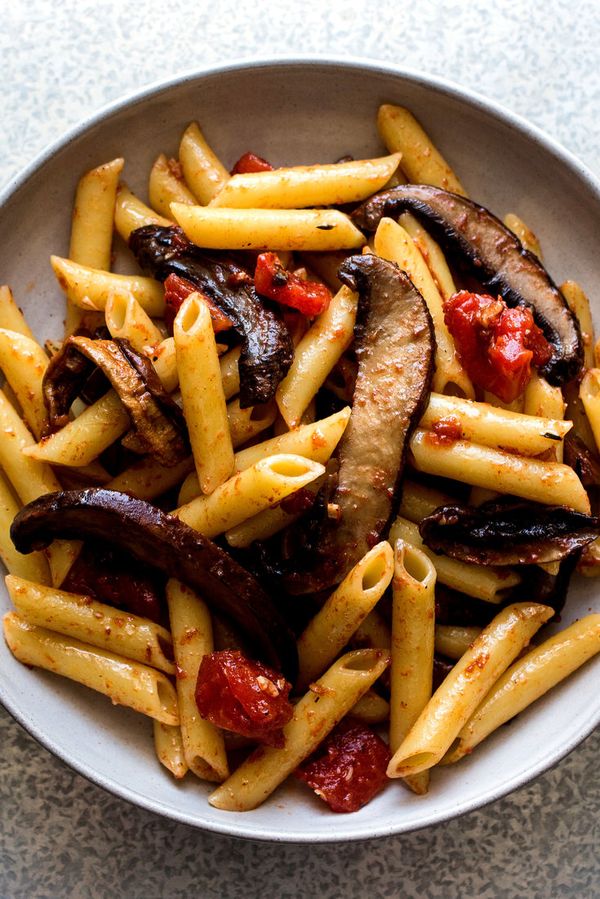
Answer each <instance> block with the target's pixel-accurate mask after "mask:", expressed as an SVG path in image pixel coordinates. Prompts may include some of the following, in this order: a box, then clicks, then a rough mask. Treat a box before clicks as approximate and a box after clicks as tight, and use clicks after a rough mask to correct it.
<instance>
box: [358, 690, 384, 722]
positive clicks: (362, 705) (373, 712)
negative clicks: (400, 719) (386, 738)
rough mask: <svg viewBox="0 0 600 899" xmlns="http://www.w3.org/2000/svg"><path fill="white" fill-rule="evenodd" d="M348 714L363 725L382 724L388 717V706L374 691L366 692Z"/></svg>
mask: <svg viewBox="0 0 600 899" xmlns="http://www.w3.org/2000/svg"><path fill="white" fill-rule="evenodd" d="M348 714H349V715H350V716H351V717H352V718H356V719H357V720H358V721H362V722H363V724H370V725H374V724H384V723H385V722H386V721H387V720H388V719H389V717H390V704H389V702H388V701H387V699H384V698H383V696H380V695H379V693H376V692H375V690H367V692H366V693H365V694H364V696H361V698H360V699H359V700H358V702H357V703H355V705H353V706H352V708H351V709H350V711H349V712H348Z"/></svg>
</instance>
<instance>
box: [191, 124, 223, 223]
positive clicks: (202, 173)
mask: <svg viewBox="0 0 600 899" xmlns="http://www.w3.org/2000/svg"><path fill="white" fill-rule="evenodd" d="M179 162H180V164H181V168H182V170H183V176H184V178H185V181H186V183H187V186H188V187H189V189H190V191H191V192H192V194H193V195H194V197H195V198H196V201H197V202H198V203H200V204H201V205H202V206H205V205H206V204H207V203H210V201H211V200H212V199H213V198H214V197H215V196H216V195H217V194H218V193H219V191H220V190H221V188H222V187H223V186H224V185H225V184H227V182H228V181H229V172H228V171H227V169H226V168H225V166H224V165H223V164H222V162H221V161H220V160H219V159H218V158H217V156H216V155H215V154H214V153H213V151H212V150H211V148H210V147H209V145H208V144H207V143H206V139H205V137H204V135H203V134H202V132H201V130H200V128H199V127H198V123H197V122H192V123H191V124H190V125H188V127H187V128H186V129H185V131H184V132H183V136H182V138H181V143H180V144H179Z"/></svg>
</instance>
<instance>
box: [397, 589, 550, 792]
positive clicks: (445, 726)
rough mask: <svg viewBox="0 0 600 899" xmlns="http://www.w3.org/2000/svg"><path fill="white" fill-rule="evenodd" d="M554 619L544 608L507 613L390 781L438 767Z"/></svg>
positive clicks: (421, 727)
mask: <svg viewBox="0 0 600 899" xmlns="http://www.w3.org/2000/svg"><path fill="white" fill-rule="evenodd" d="M553 615H554V609H551V608H550V607H549V606H543V605H540V604H539V603H515V604H514V605H511V606H507V607H506V608H505V609H502V611H501V612H499V614H498V615H496V617H495V618H494V620H493V621H492V622H491V623H490V624H488V626H487V627H486V628H485V629H484V630H483V631H482V632H481V633H480V634H479V636H478V637H477V639H476V640H475V642H474V643H473V645H472V646H471V647H470V649H468V650H467V652H465V654H464V655H463V656H462V658H461V659H459V661H458V662H457V663H456V665H455V666H454V668H453V669H452V670H451V671H450V673H449V674H448V676H447V677H446V679H445V680H444V681H443V682H442V684H441V685H440V686H439V687H438V689H437V690H436V692H435V693H434V694H433V696H432V697H431V699H430V700H429V702H428V703H427V705H426V706H425V708H424V709H423V711H422V712H421V714H420V715H419V717H418V719H417V721H416V722H415V723H414V725H413V726H412V728H411V730H410V731H409V733H408V734H407V736H406V737H405V739H404V740H403V742H402V744H401V745H400V747H399V748H398V749H397V750H396V752H395V753H394V756H393V757H392V760H391V762H390V763H389V765H388V777H406V776H407V775H414V774H418V773H419V772H420V771H427V770H428V769H429V768H432V767H433V766H434V765H436V764H437V763H438V762H439V761H440V760H441V759H442V757H443V756H444V754H445V753H446V752H447V750H448V748H449V747H450V746H451V745H452V743H453V742H454V740H455V739H456V737H457V735H458V734H459V733H460V731H461V730H462V728H463V727H464V725H465V723H466V722H467V721H468V720H469V718H470V717H471V715H472V713H473V712H474V711H475V709H476V708H477V706H478V705H479V703H480V702H481V700H482V699H483V697H484V696H485V695H486V693H487V692H488V691H489V690H490V688H492V687H493V685H494V684H495V683H496V681H497V680H498V678H499V677H500V676H501V675H502V674H503V673H504V672H505V671H506V669H507V668H508V666H509V665H510V664H511V662H512V661H513V660H514V659H515V658H516V657H517V656H518V655H519V653H520V652H521V650H522V649H523V648H524V647H525V646H527V645H528V643H529V641H530V640H531V638H532V637H533V635H534V634H535V633H536V631H537V630H539V628H540V627H541V626H542V624H544V622H545V621H548V619H549V618H551V617H552V616H553Z"/></svg>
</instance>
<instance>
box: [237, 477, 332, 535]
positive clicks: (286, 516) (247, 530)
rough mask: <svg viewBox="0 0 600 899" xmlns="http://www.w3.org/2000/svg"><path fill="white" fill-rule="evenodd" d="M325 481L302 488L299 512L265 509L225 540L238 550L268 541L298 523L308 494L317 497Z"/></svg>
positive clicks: (304, 508) (316, 481) (239, 526)
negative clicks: (261, 541)
mask: <svg viewBox="0 0 600 899" xmlns="http://www.w3.org/2000/svg"><path fill="white" fill-rule="evenodd" d="M323 481H324V477H320V478H317V479H316V480H314V481H312V483H310V484H307V485H306V487H303V488H302V489H303V494H304V496H303V499H302V502H301V503H300V504H299V510H298V511H297V512H287V511H285V509H284V508H283V507H282V506H275V507H274V508H273V509H265V510H264V512H259V513H258V515H253V517H252V518H248V519H246V521H242V523H241V524H238V525H236V527H234V528H230V530H228V531H226V533H225V539H226V540H227V543H228V544H229V545H230V546H233V547H235V548H236V549H244V548H245V547H247V546H251V545H252V543H255V542H256V541H257V540H266V539H267V538H268V537H272V536H273V534H277V533H278V532H279V531H282V530H283V528H286V527H287V526H288V525H290V524H292V523H293V522H294V521H297V520H298V519H299V518H300V516H301V515H303V514H304V512H306V507H305V504H304V500H305V499H306V498H307V497H306V494H310V495H311V496H316V494H317V493H318V492H319V490H320V489H321V487H322V486H323Z"/></svg>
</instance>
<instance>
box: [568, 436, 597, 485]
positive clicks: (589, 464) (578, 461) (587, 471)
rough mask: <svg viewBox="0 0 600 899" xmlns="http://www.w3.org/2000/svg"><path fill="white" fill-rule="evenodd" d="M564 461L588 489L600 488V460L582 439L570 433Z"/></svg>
mask: <svg viewBox="0 0 600 899" xmlns="http://www.w3.org/2000/svg"><path fill="white" fill-rule="evenodd" d="M563 444H564V448H565V457H564V461H565V463H566V464H567V465H570V466H571V468H572V469H573V470H574V472H575V474H576V475H577V477H578V478H579V480H580V481H581V483H582V484H583V486H584V487H585V488H586V489H590V488H594V487H600V458H599V457H598V454H597V453H596V452H594V451H593V450H591V449H590V448H589V447H588V446H586V444H585V443H584V442H583V440H582V439H581V437H578V436H577V434H574V433H573V431H569V433H568V434H567V435H566V437H565V439H564V441H563Z"/></svg>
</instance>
